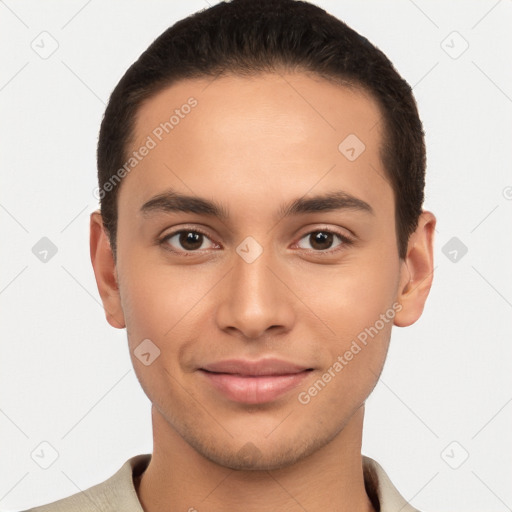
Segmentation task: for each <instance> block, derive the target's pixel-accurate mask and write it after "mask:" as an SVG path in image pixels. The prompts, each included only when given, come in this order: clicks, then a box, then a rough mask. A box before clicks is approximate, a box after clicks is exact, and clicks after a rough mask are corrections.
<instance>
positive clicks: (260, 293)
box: [217, 249, 296, 340]
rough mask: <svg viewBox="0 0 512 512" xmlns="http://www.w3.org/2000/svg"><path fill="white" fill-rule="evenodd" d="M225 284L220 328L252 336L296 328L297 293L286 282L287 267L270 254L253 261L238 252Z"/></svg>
mask: <svg viewBox="0 0 512 512" xmlns="http://www.w3.org/2000/svg"><path fill="white" fill-rule="evenodd" d="M226 277H227V282H226V283H225V286H223V287H222V294H223V296H222V300H221V303H220V306H219V307H218V309H217V324H218V326H219V328H220V329H222V330H224V331H228V332H231V334H234V333H236V334H238V335H239V336H242V337H244V338H247V339H250V340H258V339H263V338H267V337H268V336H269V335H273V336H274V335H277V334H282V333H285V332H288V331H290V330H291V329H292V327H293V323H294V321H295V318H296V317H295V309H294V304H293V294H292V292H291V291H290V290H289V288H287V286H286V284H285V283H286V271H285V269H284V267H283V265H278V264H277V262H276V261H275V259H273V257H272V255H271V254H270V250H266V249H265V250H263V253H262V254H261V255H260V256H259V257H258V258H257V259H256V260H255V261H252V262H248V261H246V260H244V259H243V258H242V257H240V256H238V254H235V256H234V265H233V268H232V270H231V272H229V274H228V276H226Z"/></svg>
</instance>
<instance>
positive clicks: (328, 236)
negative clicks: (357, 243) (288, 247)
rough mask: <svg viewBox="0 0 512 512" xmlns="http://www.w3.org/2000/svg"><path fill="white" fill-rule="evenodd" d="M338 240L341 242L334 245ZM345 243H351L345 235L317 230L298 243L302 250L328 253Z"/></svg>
mask: <svg viewBox="0 0 512 512" xmlns="http://www.w3.org/2000/svg"><path fill="white" fill-rule="evenodd" d="M336 238H337V239H338V240H339V242H338V243H337V244H335V245H333V244H334V243H335V241H336ZM345 243H347V244H348V243H350V240H348V239H347V238H346V237H344V236H343V235H340V234H339V233H334V232H332V231H327V230H317V231H312V232H311V233H308V234H307V235H306V236H304V237H302V238H301V240H300V241H299V243H298V246H299V247H300V248H301V249H309V250H313V251H328V250H330V249H335V248H337V247H339V246H340V245H343V244H345Z"/></svg>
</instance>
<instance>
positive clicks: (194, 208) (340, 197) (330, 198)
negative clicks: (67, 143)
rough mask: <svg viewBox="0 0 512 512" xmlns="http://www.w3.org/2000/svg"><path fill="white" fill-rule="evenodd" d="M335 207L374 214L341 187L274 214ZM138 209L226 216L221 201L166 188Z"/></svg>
mask: <svg viewBox="0 0 512 512" xmlns="http://www.w3.org/2000/svg"><path fill="white" fill-rule="evenodd" d="M336 210H352V211H360V212H364V213H368V214H371V215H375V212H374V211H373V208H372V207H371V206H370V205H369V204H368V203H367V202H366V201H363V200H362V199H359V198H357V197H355V196H353V195H351V194H348V193H347V192H343V191H341V190H340V191H335V192H329V193H327V194H322V195H317V196H313V197H308V198H305V197H300V198H298V199H295V200H294V201H292V202H291V203H287V204H284V205H282V206H281V207H280V208H279V209H278V210H277V216H278V217H290V216H294V215H300V214H307V213H316V212H329V211H336ZM140 211H141V212H142V214H143V215H144V216H149V215H151V214H152V213H170V212H184V213H196V214H198V215H207V216H209V217H217V218H219V219H221V220H227V219H228V218H229V214H228V211H227V210H226V208H224V206H223V205H222V204H220V203H218V202H216V201H214V200H209V199H205V198H202V197H197V196H190V195H185V194H180V193H178V192H176V191H174V190H168V191H166V192H164V193H162V194H158V195H157V196H154V197H153V198H151V199H150V200H149V201H147V202H145V203H144V204H143V205H142V207H141V209H140Z"/></svg>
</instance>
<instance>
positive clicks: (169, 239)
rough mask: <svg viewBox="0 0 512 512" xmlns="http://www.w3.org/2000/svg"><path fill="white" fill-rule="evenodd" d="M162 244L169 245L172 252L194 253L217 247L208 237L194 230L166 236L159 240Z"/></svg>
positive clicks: (185, 230) (176, 232) (183, 230)
mask: <svg viewBox="0 0 512 512" xmlns="http://www.w3.org/2000/svg"><path fill="white" fill-rule="evenodd" d="M161 243H162V244H165V245H170V246H171V247H170V250H172V251H174V252H194V251H198V250H200V249H212V248H215V247H217V245H216V244H215V243H214V242H212V241H211V240H210V239H209V238H208V236H207V235H206V234H205V233H203V232H201V231H198V230H196V229H182V230H180V231H175V232H173V233H170V234H168V235H167V236H165V237H164V238H163V239H162V240H161Z"/></svg>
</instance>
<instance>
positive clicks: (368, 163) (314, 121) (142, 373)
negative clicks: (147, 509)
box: [116, 74, 402, 469]
mask: <svg viewBox="0 0 512 512" xmlns="http://www.w3.org/2000/svg"><path fill="white" fill-rule="evenodd" d="M191 97H192V98H194V101H196V102H197V104H195V105H194V106H193V107H191V108H182V106H183V105H185V104H187V102H188V100H189V98H191ZM194 101H192V102H189V104H191V103H194ZM175 109H179V113H175V112H174V111H175ZM173 114H175V116H177V117H175V118H174V119H173V124H172V129H169V126H167V131H168V133H166V131H165V129H163V128H162V127H161V123H165V122H166V121H169V118H170V117H171V115H173ZM177 118H179V121H177V122H176V119H177ZM380 119H381V112H380V110H379V108H378V106H377V104H376V103H375V101H373V100H372V99H371V98H369V97H368V96H367V95H365V94H364V93H363V92H362V91H360V90H358V89H349V88H345V87H340V86H336V85H333V84H330V83H328V82H327V81H323V80H320V79H313V78H311V77H308V76H307V75H305V74H286V75H283V76H280V75H278V74H271V75H270V74H269V75H260V76H257V77H254V78H242V77H222V78H218V79H216V80H213V81H212V80H211V79H209V80H206V79H205V80H187V81H182V82H180V83H177V84H175V85H173V86H171V87H169V88H167V89H165V90H163V91H162V92H160V93H159V94H158V95H156V96H154V97H153V98H151V99H150V100H148V101H147V102H146V103H145V104H144V105H143V106H142V107H141V109H140V111H139V114H138V117H137V124H136V130H135V134H136V137H135V140H134V141H133V143H132V144H131V146H130V148H129V152H130V153H131V152H132V151H138V149H139V148H140V147H141V146H143V145H146V146H148V147H150V149H149V151H148V153H147V155H146V156H145V157H143V158H142V159H141V161H140V162H139V163H138V164H137V166H136V168H134V169H133V170H132V171H131V172H130V173H129V174H128V175H127V176H126V177H125V178H124V180H123V182H122V186H121V189H120V191H119V206H118V218H119V220H118V233H117V247H118V253H117V268H116V270H117V278H118V283H119V290H120V301H121V306H122V311H123V316H124V321H125V322H126V327H127V333H128V340H129V345H130V353H131V357H132V361H133V364H134V367H135V371H136V374H137V377H138V379H139V380H140V382H141V385H142V387H143V389H144V391H145V393H146V394H147V395H148V397H149V399H150V400H151V402H152V403H153V405H154V413H155V414H156V415H158V416H159V418H160V420H162V422H164V423H163V424H165V425H167V426H168V427H169V429H171V430H172V431H173V432H176V433H177V434H178V435H179V436H181V438H183V439H184V440H185V441H186V442H187V443H188V444H189V445H190V446H192V447H193V448H195V450H196V451H197V452H199V453H200V454H202V455H204V456H205V457H207V458H209V459H211V460H213V461H215V462H217V463H219V464H222V465H225V466H229V467H234V468H252V469H257V468H273V467H280V466H283V465H287V464H290V463H292V462H294V461H297V460H300V459H302V458H304V457H305V456H306V455H308V454H311V453H312V452H314V451H315V450H317V449H319V448H321V447H322V446H325V445H326V444H327V443H328V442H329V441H331V440H332V439H333V438H334V437H335V436H336V435H337V434H338V433H339V432H340V431H341V430H342V429H343V427H344V426H345V425H346V424H347V423H348V422H349V420H350V419H351V417H353V415H354V413H355V412H356V411H357V410H359V409H360V408H361V406H362V405H363V404H364V401H365V399H366V398H367V396H368V395H369V393H370V392H371V390H372V389H373V387H374V386H375V384H376V382H377V379H378V376H379V374H380V372H381V370H382V366H383V363H384V360H385V356H386V352H387V348H388V343H389V338H390V333H391V326H392V323H393V319H392V318H393V313H394V311H395V309H396V307H397V304H396V300H397V293H398V289H399V283H400V278H401V268H402V267H401V261H400V260H399V257H398V251H397V240H396V233H395V217H394V198H393V191H392V188H391V186H390V185H389V183H388V182H387V181H386V179H385V170H384V168H383V165H382V163H381V160H380V156H379V145H380V142H381V137H382V132H381V124H380V123H379V121H380ZM159 127H160V129H159ZM148 136H149V137H150V139H151V140H152V142H150V141H149V139H148ZM356 137H357V138H356ZM160 139H161V140H160ZM343 141H345V142H344V143H343V144H341V146H340V143H342V142H343ZM362 144H364V150H363V145H362ZM362 150H363V151H362ZM361 151H362V152H361ZM171 192H174V193H175V194H180V195H186V196H193V197H197V198H201V199H203V200H205V201H209V202H214V203H215V204H216V205H218V206H219V208H220V209H221V212H222V213H223V214H225V216H223V217H218V216H216V215H213V214H211V213H208V211H209V210H205V209H204V208H203V210H201V209H199V210H198V211H192V210H193V209H194V208H189V207H190V206H191V203H190V202H188V203H187V202H185V201H174V203H172V204H171V202H170V201H168V200H167V201H165V200H164V201H162V200H159V201H152V200H153V199H154V198H156V197H160V199H161V196H162V195H165V194H169V193H171ZM329 194H338V198H340V197H341V198H345V199H347V198H351V200H350V201H345V204H344V205H343V204H339V202H337V203H336V204H333V202H332V201H331V202H330V203H325V202H322V201H321V200H319V201H317V202H316V203H314V202H313V203H312V202H310V201H309V202H308V200H310V199H312V198H314V197H319V198H320V199H322V198H325V197H326V196H327V195H329ZM343 194H344V195H343ZM354 198H355V200H354ZM298 200H300V201H301V204H300V205H299V206H302V207H299V208H295V209H292V211H288V214H286V215H285V213H286V208H287V207H288V206H289V205H291V204H293V203H294V202H296V201H298ZM357 200H358V201H359V202H358V201H357ZM166 204H167V206H165V205H166ZM365 204H366V206H365ZM144 205H146V206H145V207H144ZM173 205H174V206H173ZM180 206H181V207H183V206H187V208H188V211H181V210H180V208H179V207H180ZM192 206H194V204H193V203H192ZM196 206H197V203H196ZM187 208H185V209H187ZM195 209H196V210H197V208H195ZM177 232H181V235H180V233H178V234H176V233H177ZM386 314H387V316H386ZM381 315H383V316H381ZM383 317H384V319H383ZM365 329H366V331H365ZM362 333H366V339H365V335H364V334H362ZM369 333H371V335H370V334H369ZM143 340H151V343H152V344H154V346H156V347H158V349H159V350H160V355H159V356H158V357H157V358H156V359H154V360H153V362H151V364H149V365H147V366H146V365H145V364H143V363H142V362H141V360H139V358H138V357H136V356H135V355H134V351H136V353H137V350H136V349H137V347H138V346H139V345H140V344H141V342H143ZM363 340H365V342H363ZM145 343H146V344H148V342H145ZM152 344H149V345H143V347H146V349H145V352H149V353H150V354H153V355H151V356H144V357H145V358H146V359H149V360H151V359H152V358H153V357H154V352H153V351H154V350H155V347H154V346H153V345H152ZM147 347H149V349H148V348H147ZM348 352H350V353H352V356H350V354H348ZM144 357H143V358H142V359H143V360H144ZM340 358H341V359H340ZM336 362H338V364H336ZM326 375H327V376H326ZM329 375H330V378H329ZM319 381H321V382H320V383H319ZM315 383H316V384H315ZM315 390H316V391H315ZM248 443H250V444H248ZM251 443H252V444H251Z"/></svg>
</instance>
